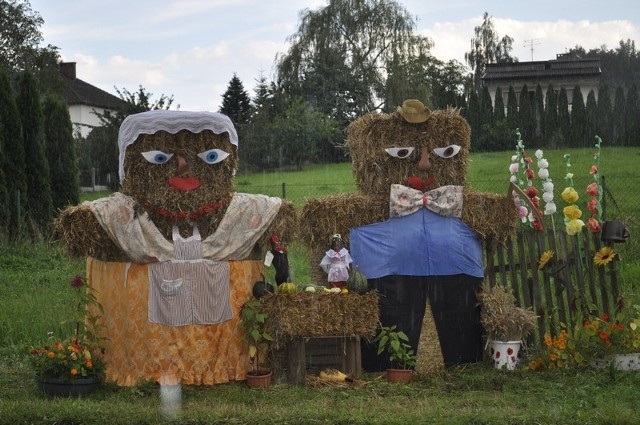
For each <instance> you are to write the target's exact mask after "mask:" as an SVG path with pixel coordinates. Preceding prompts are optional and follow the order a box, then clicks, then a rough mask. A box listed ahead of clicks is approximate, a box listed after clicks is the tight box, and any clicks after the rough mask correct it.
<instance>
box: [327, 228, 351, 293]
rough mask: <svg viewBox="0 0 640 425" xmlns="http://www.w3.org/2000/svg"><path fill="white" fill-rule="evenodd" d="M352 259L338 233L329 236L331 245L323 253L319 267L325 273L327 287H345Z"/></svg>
mask: <svg viewBox="0 0 640 425" xmlns="http://www.w3.org/2000/svg"><path fill="white" fill-rule="evenodd" d="M352 262H353V260H352V259H351V255H349V251H347V248H345V246H344V241H343V240H342V236H340V234H339V233H336V234H335V235H333V236H332V237H331V247H330V248H329V250H328V251H327V252H325V253H324V257H323V258H322V261H321V262H320V267H321V268H322V270H324V272H325V273H327V282H328V283H329V288H345V287H346V286H347V280H348V279H349V267H350V265H351V263H352Z"/></svg>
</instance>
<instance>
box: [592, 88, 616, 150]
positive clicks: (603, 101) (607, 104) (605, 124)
mask: <svg viewBox="0 0 640 425" xmlns="http://www.w3.org/2000/svg"><path fill="white" fill-rule="evenodd" d="M597 105H598V108H597V111H598V114H597V115H596V134H597V135H598V136H600V138H601V139H602V140H603V141H604V142H605V143H606V144H611V143H612V140H611V134H612V131H611V130H612V127H613V126H612V120H611V118H612V112H611V110H612V103H611V93H610V92H609V86H608V85H606V84H604V85H602V86H601V87H600V90H599V91H598V103H597ZM589 140H593V138H591V139H589Z"/></svg>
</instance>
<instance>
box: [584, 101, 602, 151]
mask: <svg viewBox="0 0 640 425" xmlns="http://www.w3.org/2000/svg"><path fill="white" fill-rule="evenodd" d="M584 114H585V132H584V136H585V137H584V139H583V140H582V141H581V144H580V146H581V147H586V146H591V145H592V143H591V141H592V140H594V138H595V136H596V134H597V133H596V131H597V130H596V129H597V125H598V103H597V102H596V94H595V92H594V91H593V89H591V90H589V94H588V95H587V105H586V106H585V113H584ZM598 135H599V134H598ZM600 137H601V138H602V136H600ZM603 140H604V139H603Z"/></svg>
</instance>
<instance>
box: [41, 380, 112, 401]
mask: <svg viewBox="0 0 640 425" xmlns="http://www.w3.org/2000/svg"><path fill="white" fill-rule="evenodd" d="M36 383H37V384H38V388H39V389H40V391H42V392H43V393H45V394H47V395H50V396H55V397H79V396H83V395H85V394H89V393H90V392H92V391H94V390H95V389H96V388H98V386H99V385H100V379H99V378H95V377H93V378H80V379H75V380H73V381H64V380H62V379H57V378H41V377H39V376H36Z"/></svg>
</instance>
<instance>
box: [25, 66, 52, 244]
mask: <svg viewBox="0 0 640 425" xmlns="http://www.w3.org/2000/svg"><path fill="white" fill-rule="evenodd" d="M16 103H17V105H18V110H19V111H20V117H21V123H22V134H23V136H24V152H25V159H26V164H27V167H26V170H27V173H26V174H27V217H28V220H29V223H30V224H31V227H30V229H29V230H30V231H31V236H32V239H37V238H38V237H39V236H40V235H41V234H42V233H48V231H49V230H50V227H51V221H52V219H53V203H52V201H51V183H50V182H49V163H48V161H47V156H46V149H45V134H44V120H43V115H42V106H41V105H40V92H39V91H38V87H37V83H36V80H35V78H34V76H33V74H31V73H30V72H28V71H25V72H23V73H22V74H21V76H20V80H19V83H18V96H17V100H16Z"/></svg>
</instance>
